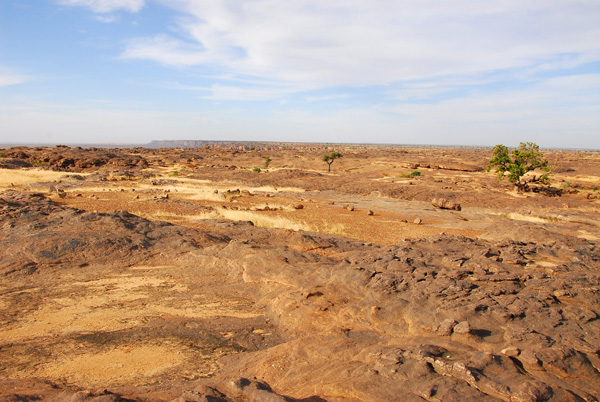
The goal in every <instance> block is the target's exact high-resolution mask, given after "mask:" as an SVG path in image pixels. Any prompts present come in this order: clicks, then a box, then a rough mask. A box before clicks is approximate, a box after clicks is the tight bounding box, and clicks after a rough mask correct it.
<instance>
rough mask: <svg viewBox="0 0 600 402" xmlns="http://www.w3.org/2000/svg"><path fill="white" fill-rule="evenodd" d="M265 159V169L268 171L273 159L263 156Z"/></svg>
mask: <svg viewBox="0 0 600 402" xmlns="http://www.w3.org/2000/svg"><path fill="white" fill-rule="evenodd" d="M263 158H264V159H265V169H267V168H268V167H269V163H271V161H272V160H273V159H271V158H270V157H268V156H263Z"/></svg>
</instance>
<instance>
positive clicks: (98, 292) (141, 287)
mask: <svg viewBox="0 0 600 402" xmlns="http://www.w3.org/2000/svg"><path fill="white" fill-rule="evenodd" d="M176 285H177V283H175V282H169V281H166V280H164V279H160V278H153V277H147V278H137V277H136V278H130V277H124V278H105V279H101V280H97V281H90V282H75V283H73V284H70V285H67V286H64V287H63V288H62V289H60V290H63V291H64V293H65V294H68V296H63V297H56V298H52V299H49V300H48V301H47V302H46V303H45V304H44V305H43V306H42V307H41V308H40V309H39V310H37V311H35V312H33V313H32V314H30V315H29V316H27V317H24V318H23V319H22V320H20V321H19V322H18V323H17V325H16V326H14V327H11V328H6V327H5V328H2V329H0V340H2V341H12V340H18V339H31V338H37V337H45V336H56V335H58V334H69V333H75V332H97V331H118V330H122V329H126V328H133V327H136V326H138V325H140V323H141V322H142V321H143V319H144V318H145V317H148V316H151V315H155V314H157V312H156V311H152V310H148V309H140V308H139V306H136V305H130V304H131V303H132V302H135V301H139V300H142V299H148V298H149V297H150V296H151V294H150V291H152V290H153V288H156V287H159V286H168V290H169V291H170V292H173V291H184V290H187V288H186V287H185V286H180V287H177V288H176Z"/></svg>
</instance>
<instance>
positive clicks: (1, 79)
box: [0, 69, 31, 88]
mask: <svg viewBox="0 0 600 402" xmlns="http://www.w3.org/2000/svg"><path fill="white" fill-rule="evenodd" d="M30 80H31V78H30V77H27V76H24V75H19V74H12V73H8V72H5V71H2V70H1V69H0V88H1V87H6V86H9V85H18V84H23V83H24V82H27V81H30Z"/></svg>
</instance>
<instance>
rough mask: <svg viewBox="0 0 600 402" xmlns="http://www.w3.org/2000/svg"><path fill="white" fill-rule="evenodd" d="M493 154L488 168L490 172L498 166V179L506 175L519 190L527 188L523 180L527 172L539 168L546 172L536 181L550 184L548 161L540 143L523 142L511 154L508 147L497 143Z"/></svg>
mask: <svg viewBox="0 0 600 402" xmlns="http://www.w3.org/2000/svg"><path fill="white" fill-rule="evenodd" d="M493 156H494V157H493V158H492V159H490V162H489V164H488V166H487V168H486V170H487V171H488V172H489V171H490V170H491V169H492V168H493V167H496V174H497V175H498V180H500V179H502V178H503V177H505V176H506V178H507V179H508V181H509V182H510V183H513V184H514V185H515V186H517V189H518V190H519V191H523V190H526V189H527V183H526V182H524V181H522V180H521V178H522V177H523V176H524V175H525V173H527V172H530V171H532V170H535V169H538V168H539V169H541V170H542V171H544V172H546V173H544V174H542V175H541V176H540V177H539V178H537V179H536V181H539V182H541V183H544V184H550V178H549V175H550V173H549V172H550V168H549V167H548V161H547V160H546V159H544V155H543V154H542V153H541V152H540V148H539V147H538V145H537V144H535V143H533V142H527V143H524V142H522V143H521V145H519V148H516V149H513V150H512V151H511V152H510V154H509V152H508V148H507V147H505V146H504V145H502V144H500V145H496V146H495V147H494V151H493ZM506 173H508V175H506Z"/></svg>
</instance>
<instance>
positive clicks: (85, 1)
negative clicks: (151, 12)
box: [59, 0, 144, 13]
mask: <svg viewBox="0 0 600 402" xmlns="http://www.w3.org/2000/svg"><path fill="white" fill-rule="evenodd" d="M59 3H60V4H62V5H65V6H79V7H86V8H89V9H90V10H92V11H93V12H95V13H113V12H115V11H120V10H125V11H129V12H132V13H137V12H138V11H140V10H141V9H142V7H144V0H60V2H59Z"/></svg>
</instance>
